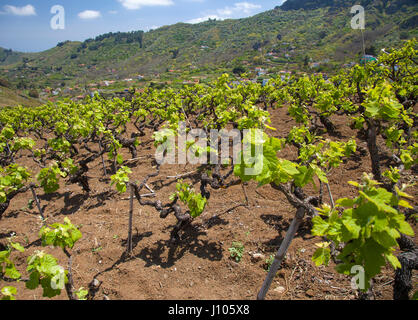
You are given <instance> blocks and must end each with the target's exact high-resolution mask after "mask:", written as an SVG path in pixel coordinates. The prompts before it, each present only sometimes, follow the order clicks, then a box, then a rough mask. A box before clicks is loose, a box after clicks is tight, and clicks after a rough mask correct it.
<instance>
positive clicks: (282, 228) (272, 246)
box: [261, 214, 314, 252]
mask: <svg viewBox="0 0 418 320" xmlns="http://www.w3.org/2000/svg"><path fill="white" fill-rule="evenodd" d="M261 219H262V220H263V221H264V223H265V224H267V225H269V226H271V227H273V228H274V229H275V230H276V231H277V232H278V233H279V235H278V236H277V237H276V238H274V239H271V240H268V241H265V242H263V245H264V246H265V247H266V249H267V251H269V252H270V251H271V252H273V251H276V250H277V249H278V248H279V247H280V245H281V243H282V241H283V239H284V237H285V235H286V232H287V230H288V229H289V227H290V223H291V221H290V220H289V221H285V220H283V217H282V216H276V215H271V214H267V215H262V216H261ZM298 237H300V238H302V239H303V240H309V239H312V238H314V237H313V236H312V235H311V224H310V223H309V222H308V221H306V220H304V221H303V222H302V224H301V225H300V226H299V229H298V231H297V232H296V235H295V238H298Z"/></svg>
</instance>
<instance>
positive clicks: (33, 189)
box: [30, 185, 45, 225]
mask: <svg viewBox="0 0 418 320" xmlns="http://www.w3.org/2000/svg"><path fill="white" fill-rule="evenodd" d="M30 190H31V191H32V196H33V199H34V200H35V202H36V206H37V207H38V210H39V214H40V215H41V218H42V223H43V224H44V225H45V216H44V213H43V212H42V208H41V203H40V202H39V199H38V196H37V195H36V191H35V188H34V186H33V185H30Z"/></svg>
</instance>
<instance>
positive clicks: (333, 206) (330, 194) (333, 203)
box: [326, 183, 335, 209]
mask: <svg viewBox="0 0 418 320" xmlns="http://www.w3.org/2000/svg"><path fill="white" fill-rule="evenodd" d="M326 185H327V189H328V194H329V199H330V201H331V207H332V208H333V209H334V208H335V202H334V197H333V196H332V192H331V187H330V186H329V183H326Z"/></svg>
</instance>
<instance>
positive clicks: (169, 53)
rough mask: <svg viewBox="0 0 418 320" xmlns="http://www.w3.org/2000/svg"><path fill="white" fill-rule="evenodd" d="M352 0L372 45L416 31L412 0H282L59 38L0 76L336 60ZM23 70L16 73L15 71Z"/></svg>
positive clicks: (191, 70)
mask: <svg viewBox="0 0 418 320" xmlns="http://www.w3.org/2000/svg"><path fill="white" fill-rule="evenodd" d="M354 3H361V4H363V5H364V6H365V8H366V30H365V32H364V35H365V40H366V46H367V47H371V48H373V50H379V49H380V48H383V47H392V46H397V45H399V43H400V42H402V41H403V40H404V39H406V38H412V37H417V35H418V28H417V12H418V2H417V1H416V0H399V1H383V0H363V1H352V0H346V1H337V0H288V1H286V2H285V3H284V4H283V5H282V6H281V7H276V8H275V9H274V10H270V11H267V12H264V13H261V14H258V15H256V16H253V17H249V18H245V19H237V20H223V21H215V20H210V21H206V22H203V23H200V24H195V25H192V24H186V23H178V24H175V25H171V26H165V27H162V28H159V29H157V30H151V31H149V32H147V33H143V32H141V31H139V32H132V33H115V34H107V35H102V36H99V37H97V38H96V39H89V40H86V41H85V42H82V43H81V42H65V43H60V44H59V45H58V46H57V47H55V48H52V49H50V50H47V51H44V52H41V53H33V54H24V55H22V56H20V60H19V57H16V59H14V60H10V63H8V65H4V63H3V65H0V78H1V77H4V78H7V79H9V81H11V82H12V83H14V84H17V83H18V82H22V81H25V82H27V83H29V84H33V83H36V84H37V85H38V86H56V85H59V84H66V83H68V82H70V83H72V82H78V83H81V84H82V83H87V82H89V81H94V80H98V79H104V78H106V79H121V78H124V77H133V76H135V75H138V74H144V75H148V76H150V77H153V76H154V74H165V73H168V72H169V70H172V69H174V70H181V71H182V72H183V74H184V75H187V74H195V73H198V72H200V73H203V74H204V73H219V72H225V71H231V70H232V68H233V67H234V66H237V65H241V64H243V63H244V64H247V65H249V66H257V65H259V66H263V65H266V64H271V63H270V62H271V59H270V58H268V54H269V55H270V56H271V55H273V56H275V57H276V58H275V65H278V66H280V65H283V67H284V68H285V67H289V68H291V67H292V66H295V68H296V66H303V63H304V61H305V60H306V59H307V58H308V59H311V61H323V60H326V61H328V60H329V61H331V62H333V61H335V62H338V63H340V64H341V63H342V62H348V61H352V60H356V59H358V55H359V54H360V53H361V52H362V40H361V33H360V31H359V30H352V29H351V28H350V21H351V18H352V16H353V15H352V14H350V8H351V6H352V5H353V4H354ZM22 75H23V76H24V79H23V80H22V78H21V76H22Z"/></svg>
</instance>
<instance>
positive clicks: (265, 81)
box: [261, 79, 270, 87]
mask: <svg viewBox="0 0 418 320" xmlns="http://www.w3.org/2000/svg"><path fill="white" fill-rule="evenodd" d="M269 81H270V79H263V83H262V84H261V85H262V86H263V87H265V86H266V85H267V84H268V82H269Z"/></svg>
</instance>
